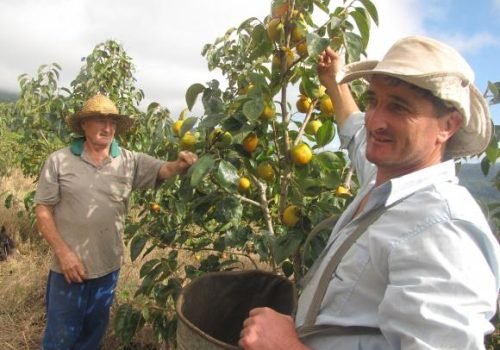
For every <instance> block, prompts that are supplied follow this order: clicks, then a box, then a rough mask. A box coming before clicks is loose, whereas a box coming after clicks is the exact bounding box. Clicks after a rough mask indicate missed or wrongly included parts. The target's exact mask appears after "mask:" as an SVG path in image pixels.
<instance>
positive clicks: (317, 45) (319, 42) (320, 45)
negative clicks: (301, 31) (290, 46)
mask: <svg viewBox="0 0 500 350" xmlns="http://www.w3.org/2000/svg"><path fill="white" fill-rule="evenodd" d="M306 40H307V52H309V57H317V56H318V55H319V54H320V53H322V52H323V51H324V50H325V49H326V48H327V47H328V45H329V44H330V39H327V38H321V37H320V36H319V35H317V34H316V33H309V34H307V37H306Z"/></svg>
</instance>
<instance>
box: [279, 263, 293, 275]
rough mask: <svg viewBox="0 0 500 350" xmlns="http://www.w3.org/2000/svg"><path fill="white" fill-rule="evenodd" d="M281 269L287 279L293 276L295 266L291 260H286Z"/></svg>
mask: <svg viewBox="0 0 500 350" xmlns="http://www.w3.org/2000/svg"><path fill="white" fill-rule="evenodd" d="M281 269H282V270H283V273H284V274H285V276H286V277H290V276H291V275H293V272H294V271H293V264H292V263H291V262H290V261H289V260H285V261H284V262H283V264H282V265H281Z"/></svg>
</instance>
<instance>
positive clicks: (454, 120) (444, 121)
mask: <svg viewBox="0 0 500 350" xmlns="http://www.w3.org/2000/svg"><path fill="white" fill-rule="evenodd" d="M439 121H440V123H439V124H440V131H439V133H438V141H439V142H440V143H445V142H446V141H448V140H449V139H450V138H451V137H452V136H453V135H454V134H455V133H456V132H457V131H458V130H459V129H460V127H461V126H462V122H463V117H462V115H461V114H460V113H459V112H458V111H457V110H453V111H452V112H450V113H448V114H447V115H445V116H443V117H441V118H439Z"/></svg>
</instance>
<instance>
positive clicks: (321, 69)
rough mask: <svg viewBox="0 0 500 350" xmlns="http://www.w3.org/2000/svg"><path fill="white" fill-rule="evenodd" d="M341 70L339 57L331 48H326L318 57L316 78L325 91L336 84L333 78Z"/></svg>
mask: <svg viewBox="0 0 500 350" xmlns="http://www.w3.org/2000/svg"><path fill="white" fill-rule="evenodd" d="M340 68H341V62H340V57H339V55H338V54H337V53H336V52H335V51H333V50H332V49H331V48H329V47H327V48H326V50H325V51H323V52H322V53H321V54H320V55H319V62H318V67H317V70H318V78H319V81H320V82H321V84H322V85H323V86H325V87H326V88H327V89H331V88H332V87H333V86H335V85H336V84H337V82H336V81H335V76H336V75H337V73H338V72H339V70H340Z"/></svg>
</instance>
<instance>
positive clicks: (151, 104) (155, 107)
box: [148, 102, 160, 114]
mask: <svg viewBox="0 0 500 350" xmlns="http://www.w3.org/2000/svg"><path fill="white" fill-rule="evenodd" d="M158 107H160V104H159V103H157V102H152V103H150V104H149V106H148V114H151V113H152V112H153V111H154V110H155V109H157V108H158Z"/></svg>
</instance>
